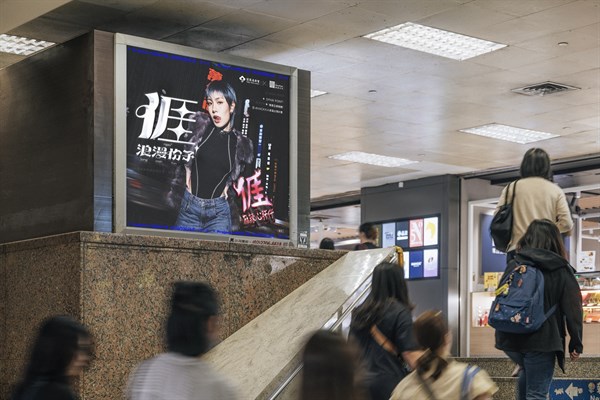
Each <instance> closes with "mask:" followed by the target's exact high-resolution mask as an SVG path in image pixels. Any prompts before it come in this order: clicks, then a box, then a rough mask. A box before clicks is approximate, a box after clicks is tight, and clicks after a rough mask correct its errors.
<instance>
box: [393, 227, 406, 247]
mask: <svg viewBox="0 0 600 400" xmlns="http://www.w3.org/2000/svg"><path fill="white" fill-rule="evenodd" d="M396 246H400V247H402V248H403V249H405V248H407V247H408V221H401V222H396Z"/></svg>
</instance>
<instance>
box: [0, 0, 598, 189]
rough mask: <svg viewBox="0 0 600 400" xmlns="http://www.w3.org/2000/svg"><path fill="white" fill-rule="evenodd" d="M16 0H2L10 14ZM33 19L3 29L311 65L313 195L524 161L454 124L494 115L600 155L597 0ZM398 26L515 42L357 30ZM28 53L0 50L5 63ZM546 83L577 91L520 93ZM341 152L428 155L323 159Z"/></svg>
mask: <svg viewBox="0 0 600 400" xmlns="http://www.w3.org/2000/svg"><path fill="white" fill-rule="evenodd" d="M38 2H41V3H43V2H44V1H42V0H39V1H38ZM9 3H10V4H12V6H13V7H8V5H7V4H9ZM14 3H18V2H16V1H14V0H1V2H0V14H3V15H4V17H3V19H4V20H5V21H6V20H10V15H9V16H7V13H8V12H11V10H12V9H14V8H15V7H14ZM20 3H21V4H23V5H22V6H21V7H22V8H25V7H26V5H25V4H24V3H37V2H36V1H27V2H20ZM17 8H18V7H17ZM19 9H20V8H19ZM20 10H21V11H23V10H22V9H20ZM20 17H21V18H22V16H20ZM30 19H31V21H30V22H27V23H24V24H22V25H20V26H18V27H16V28H11V29H6V32H5V31H1V32H0V33H7V32H8V33H12V34H21V35H25V36H29V37H34V38H36V39H42V40H50V41H57V42H63V41H66V40H68V39H70V38H72V37H75V36H77V35H79V34H82V33H85V32H87V31H89V30H90V29H91V28H95V29H100V30H107V31H114V32H122V33H127V34H131V35H137V36H143V37H148V38H152V39H159V40H164V41H167V42H173V43H179V44H184V45H188V46H193V47H198V48H203V49H207V50H212V51H217V52H224V53H228V54H234V55H238V56H243V57H248V58H253V59H258V60H264V61H270V62H274V63H279V64H286V65H292V66H296V67H299V68H302V69H307V70H310V71H312V88H313V89H318V90H324V91H327V92H329V94H327V95H324V96H320V97H317V98H314V99H313V101H312V106H311V111H312V124H311V131H312V144H311V146H312V152H311V199H313V200H315V199H320V198H324V197H329V196H333V195H340V194H341V193H346V192H355V191H357V190H359V189H360V188H361V187H365V186H373V185H379V184H383V183H390V182H397V181H404V180H409V179H415V178H420V177H425V176H432V175H440V174H448V173H453V174H461V173H467V172H472V171H479V170H487V169H494V168H502V167H508V166H514V165H518V164H519V163H520V160H521V157H522V155H523V153H524V152H525V151H526V150H527V149H528V148H529V147H531V145H520V144H514V143H508V142H503V141H499V140H495V139H487V138H483V137H479V136H474V135H469V134H466V133H461V132H458V130H459V129H461V128H468V127H473V126H477V125H482V124H488V123H493V122H496V123H501V124H507V125H513V126H517V127H520V128H527V129H534V130H541V131H546V132H550V133H553V134H557V135H560V137H558V138H554V139H549V140H545V141H543V142H539V143H537V144H536V146H538V147H542V148H544V149H546V150H547V151H548V152H549V153H550V155H551V156H552V158H553V159H560V158H568V157H575V156H580V155H586V154H592V153H600V0H388V1H377V0H367V1H348V0H222V1H214V2H210V1H205V2H203V1H192V0H161V1H156V0H128V1H126V0H77V1H70V2H68V3H67V4H65V5H63V6H61V7H58V8H56V9H55V10H54V11H51V12H49V13H46V14H43V15H41V14H40V13H39V12H37V11H31V15H30ZM403 22H415V23H419V24H423V25H428V26H432V27H435V28H440V29H446V30H449V31H453V32H457V33H462V34H466V35H471V36H475V37H478V38H482V39H487V40H491V41H494V42H499V43H504V44H507V45H508V47H506V48H504V49H501V50H499V51H496V52H493V53H489V54H486V55H482V56H479V57H475V58H472V59H469V60H467V61H454V60H450V59H445V58H442V57H438V56H434V55H429V54H425V53H421V52H418V51H414V50H408V49H403V48H399V47H394V46H391V45H388V44H383V43H378V42H375V41H372V40H369V39H364V38H362V37H361V36H362V35H365V34H367V33H371V32H374V31H377V30H380V29H382V28H385V27H390V26H393V25H397V24H400V23H403ZM1 26H8V25H6V24H2V25H1ZM559 42H568V46H558V43H559ZM20 59H21V58H20V57H18V56H10V55H0V68H1V67H5V66H7V65H10V64H12V63H14V62H16V61H19V60H20ZM544 81H555V82H559V83H564V84H567V85H572V86H576V87H579V88H581V90H577V91H572V92H566V93H557V94H553V95H548V96H543V97H540V96H534V97H530V96H524V95H520V94H516V93H512V92H511V89H514V88H518V87H522V86H525V85H529V84H535V83H541V82H544ZM373 90H375V91H376V92H371V91H373ZM346 151H364V152H370V153H377V154H382V155H386V156H396V157H401V158H408V159H411V160H417V161H420V162H419V163H417V164H412V165H410V166H407V167H404V168H384V167H375V166H368V165H360V164H354V163H349V162H344V161H337V160H332V159H329V158H327V157H328V156H330V155H332V154H336V153H340V152H346Z"/></svg>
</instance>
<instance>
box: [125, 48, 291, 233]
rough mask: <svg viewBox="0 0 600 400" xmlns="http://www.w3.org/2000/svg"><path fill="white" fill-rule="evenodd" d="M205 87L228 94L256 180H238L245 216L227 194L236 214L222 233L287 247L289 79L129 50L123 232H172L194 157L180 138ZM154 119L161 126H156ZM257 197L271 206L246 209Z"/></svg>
mask: <svg viewBox="0 0 600 400" xmlns="http://www.w3.org/2000/svg"><path fill="white" fill-rule="evenodd" d="M211 80H223V81H226V82H228V83H229V84H230V85H231V86H232V87H233V89H234V90H235V92H236V95H237V104H236V107H235V126H234V127H235V128H236V129H237V130H238V131H239V132H242V134H245V135H247V137H248V138H249V139H250V140H251V141H252V143H253V147H254V161H253V165H252V167H253V168H249V169H251V170H253V171H257V170H260V175H256V174H250V175H255V178H256V179H253V180H252V179H251V180H248V178H249V176H248V174H245V175H244V176H245V178H246V181H245V182H244V184H245V187H246V188H247V190H245V191H244V193H245V195H246V200H247V201H246V207H247V208H246V209H245V210H244V204H243V199H242V195H241V194H240V195H235V194H234V196H235V200H234V201H235V202H236V204H237V206H238V207H237V208H238V209H239V212H240V214H239V215H234V216H233V219H234V221H233V222H234V226H235V227H236V228H234V231H233V232H229V233H230V234H236V235H247V236H261V237H275V238H283V239H287V238H289V143H290V142H289V140H290V137H289V135H290V132H289V131H290V129H289V127H290V117H289V97H290V88H289V76H286V75H280V74H275V73H270V72H265V71H260V70H255V69H252V68H246V67H240V66H234V65H225V64H220V63H215V62H212V61H208V60H201V59H196V58H190V57H186V56H181V55H176V54H170V53H164V52H159V51H155V50H148V49H141V48H136V47H131V46H128V47H127V226H130V227H144V228H154V229H169V230H178V227H176V226H174V225H175V221H176V219H177V215H178V212H179V207H180V203H181V196H182V195H183V191H184V190H185V186H184V182H185V167H184V165H185V164H186V162H187V161H188V160H190V158H191V157H193V155H194V145H192V144H189V143H185V142H187V141H188V140H191V139H190V137H191V134H189V133H187V132H185V130H188V129H190V125H191V123H192V118H193V113H195V112H198V111H203V104H204V90H205V88H206V85H207V84H208V83H209V82H210V81H211ZM169 101H170V103H169ZM153 102H156V103H155V104H154V105H152V104H153ZM161 116H162V117H163V118H166V123H165V124H164V125H161V121H160V120H161ZM144 124H146V126H145V125H144ZM161 126H164V129H162V128H161ZM178 135H179V137H178ZM140 136H142V137H140ZM250 181H251V182H253V183H254V186H253V187H251V186H250V184H249V182H250ZM258 181H260V183H259V182H258ZM250 190H252V194H251V192H250ZM231 192H232V191H229V193H231ZM257 194H258V197H256V195H257ZM260 194H262V195H264V196H266V199H268V201H269V202H270V203H271V204H272V206H268V205H267V206H265V205H263V206H261V207H256V208H254V207H252V204H253V203H254V204H256V203H257V200H260ZM230 196H231V194H230ZM262 200H265V198H264V197H263V198H262ZM185 230H186V231H189V229H185Z"/></svg>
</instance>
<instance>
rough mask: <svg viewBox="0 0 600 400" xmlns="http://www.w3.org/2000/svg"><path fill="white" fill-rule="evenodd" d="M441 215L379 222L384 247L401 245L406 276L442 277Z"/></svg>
mask: <svg viewBox="0 0 600 400" xmlns="http://www.w3.org/2000/svg"><path fill="white" fill-rule="evenodd" d="M439 221H440V217H439V215H435V216H427V217H415V218H406V219H401V220H395V221H383V222H379V223H376V224H375V226H376V227H377V230H378V232H379V244H380V245H381V247H388V246H400V247H402V249H403V253H404V275H405V278H406V279H411V280H414V279H436V278H439V277H440V262H439V256H440V246H439V237H440V236H439V235H440V232H439Z"/></svg>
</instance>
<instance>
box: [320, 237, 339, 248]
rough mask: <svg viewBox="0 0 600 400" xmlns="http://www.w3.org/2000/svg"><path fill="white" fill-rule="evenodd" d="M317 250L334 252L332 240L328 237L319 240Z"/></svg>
mask: <svg viewBox="0 0 600 400" xmlns="http://www.w3.org/2000/svg"><path fill="white" fill-rule="evenodd" d="M319 249H325V250H335V246H334V244H333V239H331V238H328V237H326V238H323V240H321V243H319Z"/></svg>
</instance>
